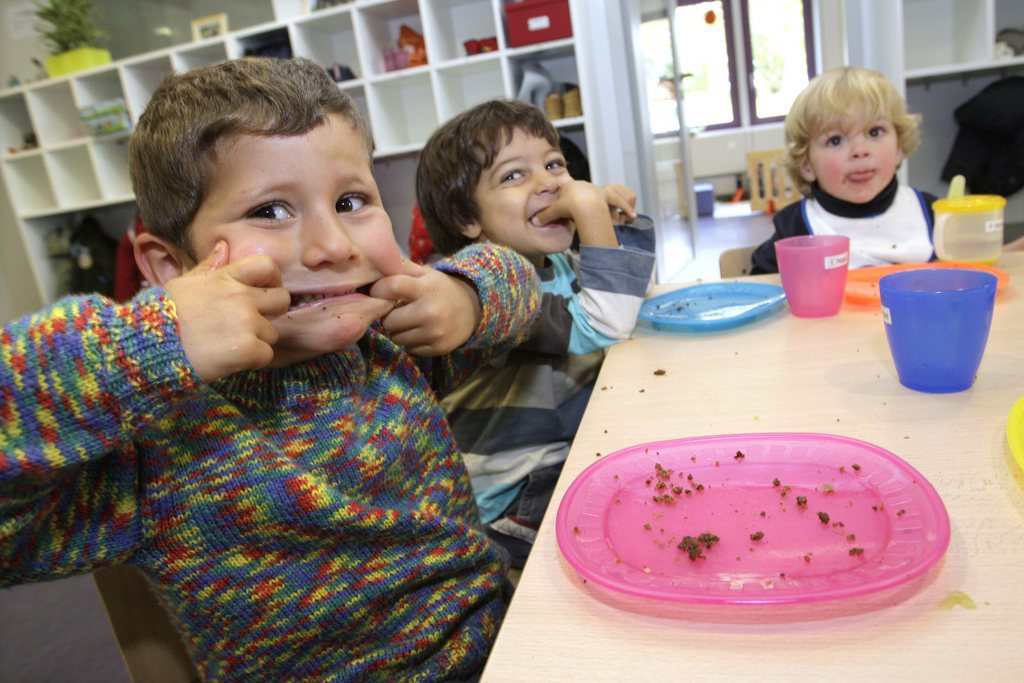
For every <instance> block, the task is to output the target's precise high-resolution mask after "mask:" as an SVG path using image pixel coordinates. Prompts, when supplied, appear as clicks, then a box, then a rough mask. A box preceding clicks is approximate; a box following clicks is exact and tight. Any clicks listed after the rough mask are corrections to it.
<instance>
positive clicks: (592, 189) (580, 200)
mask: <svg viewBox="0 0 1024 683" xmlns="http://www.w3.org/2000/svg"><path fill="white" fill-rule="evenodd" d="M611 211H612V209H611V208H610V207H609V204H608V199H607V197H606V193H605V190H603V189H602V188H600V187H598V186H597V185H594V184H592V183H588V182H586V181H584V180H573V181H571V182H568V183H566V184H565V185H563V186H562V187H561V189H560V190H559V195H558V199H556V200H555V202H554V204H552V205H551V206H549V207H548V208H546V209H544V210H543V211H541V212H540V213H539V214H538V215H537V219H538V220H539V221H540V222H541V223H550V222H554V221H557V220H562V219H570V220H572V221H573V222H574V223H575V224H576V231H577V233H579V236H580V241H581V242H582V243H583V244H589V245H592V246H595V247H611V248H615V247H618V246H619V241H618V239H616V237H615V231H614V230H613V228H612V221H611V215H610V212H611Z"/></svg>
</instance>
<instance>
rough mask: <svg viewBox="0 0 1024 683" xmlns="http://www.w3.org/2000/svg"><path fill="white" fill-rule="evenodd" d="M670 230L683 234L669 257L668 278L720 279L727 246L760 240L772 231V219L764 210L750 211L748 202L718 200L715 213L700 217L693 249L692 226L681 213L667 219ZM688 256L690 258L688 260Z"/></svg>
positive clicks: (685, 279)
mask: <svg viewBox="0 0 1024 683" xmlns="http://www.w3.org/2000/svg"><path fill="white" fill-rule="evenodd" d="M668 227H669V232H670V233H671V234H678V235H681V238H680V240H679V244H678V245H673V246H672V251H673V252H674V253H673V254H671V256H673V257H675V258H668V259H666V261H667V266H668V267H667V268H666V270H667V271H668V273H669V275H668V278H667V279H668V281H669V282H693V281H696V280H717V279H719V272H718V256H719V255H720V254H721V253H722V252H723V251H725V250H726V249H731V248H733V247H745V246H750V245H756V244H760V243H761V242H763V241H765V240H766V239H768V238H769V237H771V235H772V219H771V216H769V215H767V214H765V213H751V212H750V208H749V205H748V204H746V203H740V204H725V203H716V204H715V215H714V216H709V217H706V218H701V219H700V220H699V225H698V229H697V249H696V252H695V253H694V250H693V246H692V240H691V239H690V236H689V230H687V229H686V227H685V225H684V223H683V221H682V219H681V218H680V217H679V216H673V217H671V218H669V219H668ZM688 259H689V260H688Z"/></svg>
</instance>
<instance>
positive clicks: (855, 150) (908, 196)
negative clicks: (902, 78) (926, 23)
mask: <svg viewBox="0 0 1024 683" xmlns="http://www.w3.org/2000/svg"><path fill="white" fill-rule="evenodd" d="M919 120H920V117H919V116H917V115H913V114H908V113H907V111H906V107H905V105H904V103H903V99H902V98H901V97H900V95H899V93H898V92H897V91H896V88H895V87H893V85H892V83H890V82H889V81H888V80H887V79H886V78H885V77H884V76H883V75H882V74H880V73H878V72H876V71H871V70H869V69H862V68H857V67H842V68H839V69H833V70H830V71H827V72H825V73H823V74H821V75H820V76H818V77H817V78H815V79H813V80H812V81H811V82H810V84H809V85H808V86H807V87H806V88H805V89H804V90H803V92H801V93H800V95H798V96H797V98H796V101H795V102H794V103H793V107H792V108H791V109H790V111H789V114H788V115H787V116H786V162H785V163H786V166H787V170H788V172H789V175H790V177H791V178H792V179H793V182H794V184H795V185H796V187H797V188H798V189H799V190H800V192H801V193H802V194H804V195H805V198H804V199H802V200H801V201H799V202H797V203H795V204H790V205H789V206H787V207H785V208H784V209H782V210H781V211H779V212H778V213H777V214H775V217H774V219H773V222H774V225H775V233H774V234H773V235H772V236H771V238H770V239H768V240H767V241H766V242H764V243H763V244H761V245H760V246H759V247H758V248H757V249H756V250H755V251H754V254H753V271H752V272H754V273H774V272H778V263H777V261H776V259H775V242H776V241H778V240H780V239H782V238H785V237H792V236H794V235H807V234H817V235H831V234H840V235H847V236H849V238H850V267H851V268H860V267H863V266H874V265H884V264H889V263H919V262H923V261H929V260H932V259H933V258H934V251H933V247H932V225H933V215H932V209H931V206H932V203H933V202H934V201H935V199H936V197H935V196H934V195H931V194H928V193H927V192H921V191H919V190H916V189H914V188H911V187H900V186H899V183H898V181H897V179H896V170H897V169H898V168H899V165H900V163H902V161H903V159H904V158H906V157H909V156H910V155H911V154H912V153H913V152H914V150H915V149H917V145H918V143H919V141H920V138H919V135H918V130H917V128H918V123H919Z"/></svg>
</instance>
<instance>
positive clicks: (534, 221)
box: [530, 210, 569, 228]
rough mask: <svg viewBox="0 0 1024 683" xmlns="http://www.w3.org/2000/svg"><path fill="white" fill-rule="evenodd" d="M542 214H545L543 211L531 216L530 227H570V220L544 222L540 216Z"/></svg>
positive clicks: (560, 219)
mask: <svg viewBox="0 0 1024 683" xmlns="http://www.w3.org/2000/svg"><path fill="white" fill-rule="evenodd" d="M542 213H543V210H542V211H538V212H537V213H535V214H533V215H532V216H530V225H532V226H533V227H535V228H545V227H553V226H558V227H565V226H567V225H569V219H568V218H556V219H555V220H553V221H547V222H544V221H542V220H541V219H540V214H542Z"/></svg>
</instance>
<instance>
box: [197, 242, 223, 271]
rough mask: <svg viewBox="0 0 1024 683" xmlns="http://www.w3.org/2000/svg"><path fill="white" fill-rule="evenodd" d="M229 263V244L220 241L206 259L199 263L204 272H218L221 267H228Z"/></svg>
mask: <svg viewBox="0 0 1024 683" xmlns="http://www.w3.org/2000/svg"><path fill="white" fill-rule="evenodd" d="M227 262H228V243H227V242H225V241H224V240H218V241H217V244H215V245H214V247H213V249H212V250H211V251H210V253H209V254H207V255H206V258H204V259H203V260H202V261H200V262H199V268H200V269H202V270H217V269H218V268H220V267H221V266H224V265H227Z"/></svg>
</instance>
